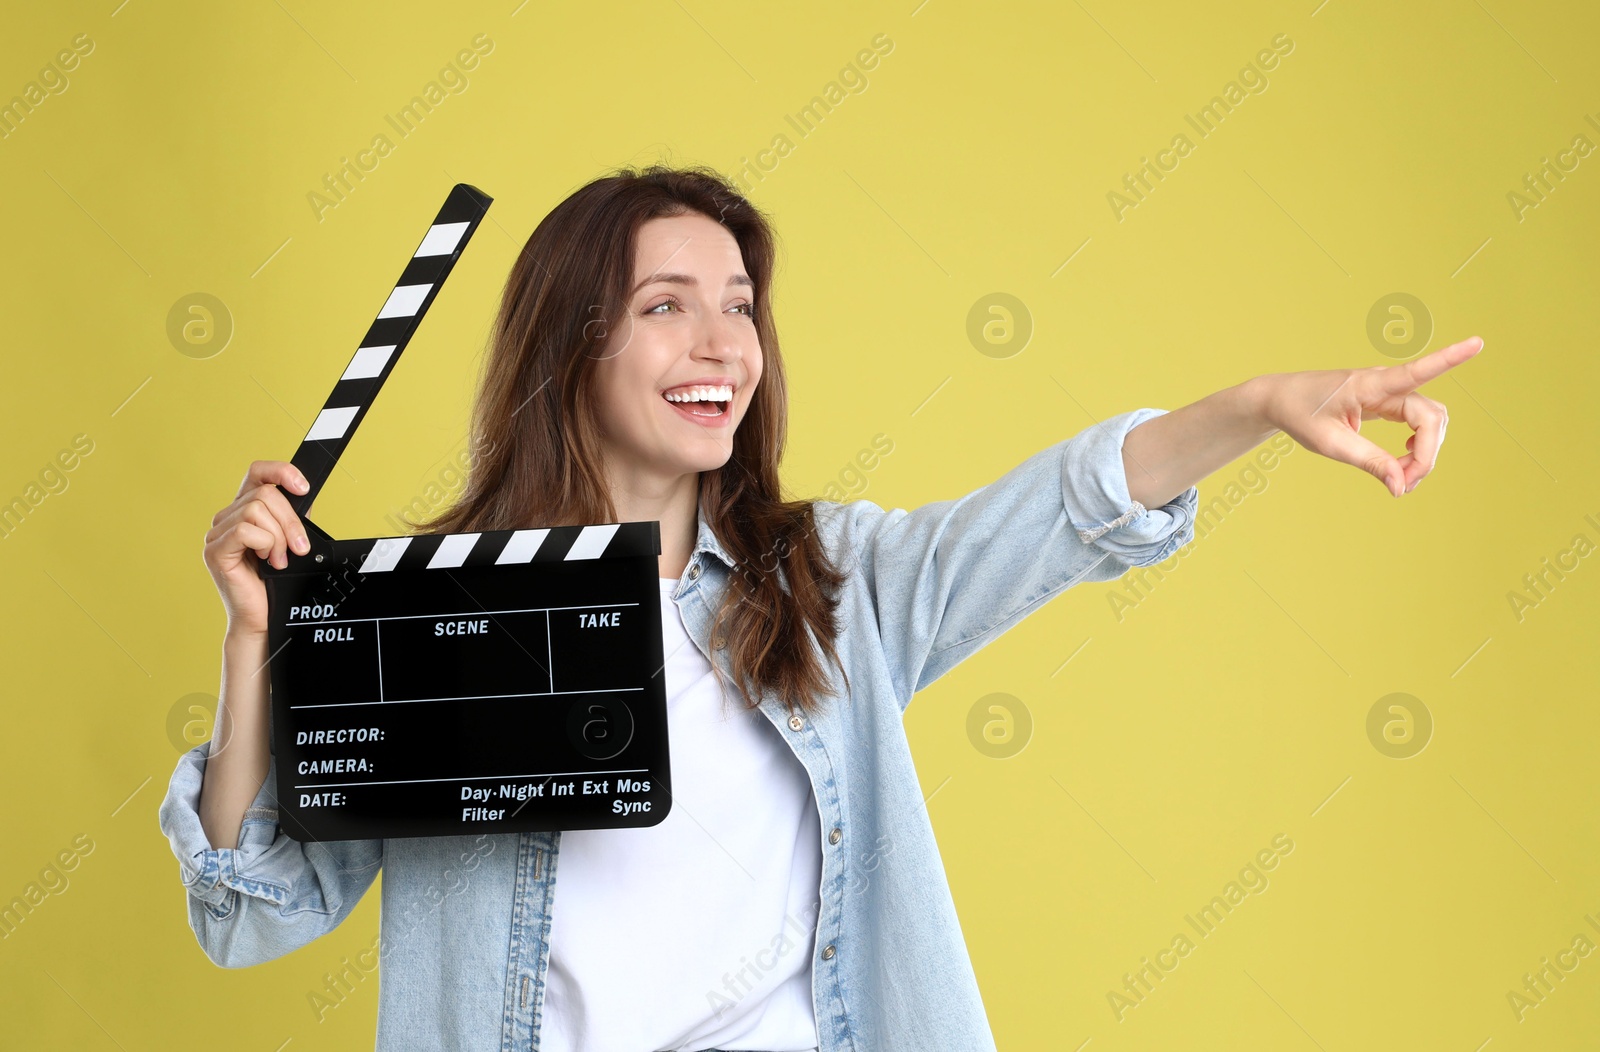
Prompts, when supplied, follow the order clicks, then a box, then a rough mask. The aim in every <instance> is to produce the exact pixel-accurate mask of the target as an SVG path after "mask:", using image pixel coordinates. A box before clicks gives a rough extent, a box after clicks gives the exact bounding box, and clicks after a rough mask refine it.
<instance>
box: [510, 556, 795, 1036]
mask: <svg viewBox="0 0 1600 1052" xmlns="http://www.w3.org/2000/svg"><path fill="white" fill-rule="evenodd" d="M659 580H660V582H661V623H662V642H663V650H662V653H663V654H664V655H665V656H666V661H667V663H666V668H665V670H664V671H665V674H666V692H667V739H668V745H669V749H670V755H671V764H672V808H671V810H669V811H668V812H667V817H666V818H665V819H663V820H662V821H661V822H660V823H658V824H656V825H654V826H649V827H647V828H634V829H569V830H564V831H563V832H562V834H561V845H560V850H559V852H558V854H557V857H556V888H555V901H554V905H553V909H552V915H551V921H550V967H549V971H548V973H547V976H546V984H547V985H546V988H545V1002H544V1013H543V1017H542V1020H541V1024H540V1035H539V1047H540V1048H541V1049H543V1050H546V1052H614V1050H616V1049H632V1050H639V1052H643V1050H645V1049H650V1050H662V1049H671V1050H679V1049H682V1050H699V1049H707V1048H736V1049H771V1050H773V1052H802V1050H804V1052H809V1050H814V1049H816V1048H817V1027H816V1019H815V1015H814V1012H813V1008H812V1004H811V957H812V952H813V950H814V948H815V942H816V921H817V908H818V893H819V885H820V882H821V878H822V839H821V822H820V820H819V818H818V814H817V806H816V801H815V800H814V799H813V796H812V792H811V781H810V779H809V778H808V777H807V776H806V771H805V768H804V767H803V766H801V764H800V761H799V760H798V759H797V758H796V757H795V755H794V753H793V752H792V751H790V749H789V746H788V745H787V744H785V743H784V741H783V739H782V737H781V736H780V735H779V733H778V731H777V729H776V728H774V727H773V726H772V724H771V723H769V722H768V721H767V717H766V716H764V715H763V714H762V713H760V712H759V711H754V710H750V709H746V708H745V707H744V706H743V704H742V703H741V702H739V701H738V700H737V699H726V698H725V696H724V694H723V692H722V689H721V686H720V685H719V684H718V683H717V681H716V679H715V678H714V676H713V673H712V670H711V665H710V663H709V662H707V661H706V659H705V655H703V654H701V653H700V649H699V647H697V646H696V645H695V644H694V641H693V640H692V639H690V638H689V633H688V631H687V629H686V628H685V627H684V624H683V618H682V615H681V614H679V612H678V607H677V604H676V603H674V602H673V601H672V595H671V593H672V591H673V589H674V588H676V587H677V584H678V582H677V580H676V579H669V578H659Z"/></svg>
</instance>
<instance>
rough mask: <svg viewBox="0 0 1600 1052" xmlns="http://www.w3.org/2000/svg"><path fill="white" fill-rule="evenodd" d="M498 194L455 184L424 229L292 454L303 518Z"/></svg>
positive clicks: (292, 498) (295, 501)
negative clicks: (301, 488)
mask: <svg viewBox="0 0 1600 1052" xmlns="http://www.w3.org/2000/svg"><path fill="white" fill-rule="evenodd" d="M492 200H493V198H491V197H489V196H488V195H487V194H485V193H483V191H481V190H479V189H477V188H476V187H474V186H470V185H468V184H466V183H457V184H456V185H455V187H454V188H453V189H451V191H450V196H449V197H447V198H446V199H445V203H444V207H442V208H440V209H439V214H438V216H437V217H435V218H434V221H433V223H432V224H431V225H429V227H428V231H427V233H426V234H424V235H423V238H422V242H421V244H419V245H418V246H417V250H416V251H415V252H414V253H412V255H411V258H410V259H409V260H407V261H406V266H405V270H404V271H403V272H402V273H401V275H400V280H399V281H397V282H395V285H394V289H393V291H391V292H390V293H389V296H388V298H387V299H385V300H384V303H383V307H382V308H381V309H379V311H378V316H377V318H376V319H375V320H374V321H373V323H372V327H371V328H369V329H368V330H367V335H366V336H365V337H364V338H363V339H362V341H361V345H360V347H358V348H357V349H356V353H355V357H353V358H351V359H350V364H349V365H347V366H346V367H345V370H344V372H343V373H342V374H341V375H340V377H339V382H338V383H337V384H335V385H334V388H333V393H332V394H330V395H329V396H328V400H327V402H326V403H325V404H324V405H323V407H322V411H321V412H320V413H318V414H317V418H316V420H315V421H313V422H312V424H311V428H310V430H309V431H307V432H306V436H305V438H304V440H302V441H301V443H300V448H299V449H298V450H296V451H295V454H294V460H293V463H294V466H295V467H297V468H299V469H300V472H301V474H303V475H305V477H306V481H307V482H309V483H311V485H310V487H309V488H308V489H307V491H306V492H305V493H303V494H292V493H291V494H288V497H289V503H290V505H291V506H292V507H293V508H294V510H295V513H296V514H298V515H300V516H302V517H303V516H304V515H305V514H306V511H307V509H309V508H310V507H311V504H312V502H313V501H314V500H315V499H316V497H317V493H318V492H319V491H320V490H321V489H322V485H323V483H325V482H326V481H327V480H328V477H329V476H330V475H332V474H333V468H334V465H335V464H337V463H338V461H339V457H340V455H341V454H342V453H343V452H344V449H345V446H347V445H348V444H349V442H350V437H351V436H352V435H353V434H354V433H355V430H356V427H357V426H359V425H360V423H361V418H362V417H363V416H364V415H366V412H367V410H368V409H369V408H370V407H371V406H372V402H373V400H374V399H375V398H377V396H378V391H379V390H381V389H382V387H383V382H384V381H385V380H386V379H388V377H389V373H390V372H391V371H392V370H393V369H394V365H395V362H396V361H397V360H398V359H399V357H400V354H401V352H403V351H404V350H405V349H406V344H407V343H409V342H410V340H411V336H412V334H413V333H415V332H416V330H417V326H418V325H419V324H420V323H421V321H422V318H423V315H425V314H426V313H427V312H428V308H429V307H430V306H431V305H432V304H433V300H434V297H435V296H437V295H438V293H439V287H440V286H441V285H443V284H444V281H445V279H446V278H448V277H449V276H450V271H451V270H452V269H453V268H454V267H455V264H456V260H457V259H458V258H459V257H460V255H461V250H462V249H463V248H464V247H465V246H466V243H467V242H468V241H469V240H471V238H472V235H473V233H474V232H475V231H476V230H477V228H478V223H479V222H480V221H482V219H483V217H484V214H485V213H487V212H488V210H489V204H490V202H491V201H492Z"/></svg>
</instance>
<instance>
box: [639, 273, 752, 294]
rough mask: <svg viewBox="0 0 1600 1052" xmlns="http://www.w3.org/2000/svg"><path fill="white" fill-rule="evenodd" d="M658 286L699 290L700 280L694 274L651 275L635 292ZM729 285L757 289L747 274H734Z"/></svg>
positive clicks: (729, 279)
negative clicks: (685, 287) (684, 286)
mask: <svg viewBox="0 0 1600 1052" xmlns="http://www.w3.org/2000/svg"><path fill="white" fill-rule="evenodd" d="M657 284H665V285H688V286H689V287H690V288H699V286H700V279H699V278H696V277H695V276H694V275H693V274H651V275H650V276H649V277H647V278H645V279H644V280H643V281H641V282H639V284H637V285H635V286H634V287H633V291H634V292H638V291H639V290H640V289H642V288H644V287H645V286H646V285H657ZM728 284H729V285H748V286H750V287H751V288H755V282H753V281H751V280H750V278H749V276H748V275H745V274H734V275H732V276H730V277H729V278H728Z"/></svg>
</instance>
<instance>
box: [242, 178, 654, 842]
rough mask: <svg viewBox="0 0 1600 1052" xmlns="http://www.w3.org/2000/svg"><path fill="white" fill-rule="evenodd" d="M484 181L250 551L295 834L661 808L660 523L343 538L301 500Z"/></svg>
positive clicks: (506, 827)
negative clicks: (271, 530) (283, 551)
mask: <svg viewBox="0 0 1600 1052" xmlns="http://www.w3.org/2000/svg"><path fill="white" fill-rule="evenodd" d="M490 201H491V198H489V197H488V196H487V195H485V194H484V193H482V192H481V191H479V190H478V189H476V188H475V187H472V186H469V185H467V184H465V183H458V184H456V186H455V187H454V188H453V189H452V190H451V191H450V196H449V197H448V198H447V199H446V200H445V203H444V207H443V208H441V209H440V210H439V214H438V217H437V218H436V219H435V220H434V221H433V223H432V225H430V226H429V227H428V229H427V232H426V234H425V235H424V237H423V238H422V243H421V245H420V246H419V247H418V248H417V250H416V252H415V253H413V254H412V256H411V258H410V259H409V260H407V262H406V265H405V270H404V272H403V273H402V274H401V276H400V280H399V281H398V282H396V283H395V286H394V290H393V291H392V292H390V293H389V296H388V298H387V299H386V300H385V301H384V304H383V307H382V309H381V310H379V311H378V316H377V319H376V320H375V321H374V322H373V323H372V327H371V328H370V329H368V330H367V334H366V337H365V338H364V339H363V340H362V341H361V345H360V347H359V348H358V349H357V351H356V353H355V357H353V358H352V359H351V360H350V364H349V365H348V366H347V367H346V368H345V370H344V373H343V374H342V375H341V376H340V377H339V380H338V383H337V384H336V385H335V386H334V389H333V393H332V394H331V395H330V396H329V397H328V400H327V403H326V404H325V405H324V406H323V409H322V411H321V412H320V413H319V414H317V418H316V421H315V422H314V423H313V424H312V425H311V429H310V431H309V432H307V434H306V436H305V439H304V440H303V441H302V442H301V443H300V448H299V449H298V450H297V451H296V452H295V455H294V460H293V463H294V465H295V467H297V468H298V469H299V470H300V471H301V473H302V474H304V475H305V477H306V480H307V481H308V482H310V484H311V485H310V487H309V488H308V490H307V492H306V493H304V494H294V493H287V492H286V493H285V496H287V497H288V499H289V502H290V504H291V506H293V507H294V510H295V513H296V514H298V515H299V516H300V517H301V520H302V522H303V523H304V525H305V528H306V534H307V537H308V539H309V540H310V542H311V550H310V551H309V552H308V553H307V554H305V555H297V554H295V553H294V552H293V551H290V552H289V553H288V561H289V564H288V566H287V568H285V569H282V570H279V569H276V568H275V567H273V566H272V565H271V564H270V563H267V562H265V561H260V560H258V561H257V568H258V570H259V572H260V574H261V576H262V578H263V579H264V581H265V583H266V589H267V601H268V606H269V608H270V624H269V628H268V637H269V638H268V654H269V655H270V657H269V662H268V663H269V665H270V667H271V672H270V677H271V686H272V691H271V693H272V704H271V712H272V723H273V727H272V740H273V750H274V753H275V756H274V762H275V764H276V774H277V782H278V818H279V824H280V825H281V826H282V828H283V830H284V831H285V832H286V833H287V834H288V835H289V836H291V837H293V838H294V839H296V840H301V841H319V840H352V839H375V838H386V837H412V836H446V835H462V834H477V833H510V832H526V831H533V830H550V829H600V828H612V827H622V826H650V825H655V824H656V823H658V822H660V821H661V820H662V819H664V818H665V817H666V815H667V811H668V809H669V808H670V807H671V799H672V794H671V787H670V770H669V765H668V749H667V704H666V688H665V684H664V676H663V673H662V668H663V665H664V664H665V662H664V661H663V658H662V639H661V608H660V605H659V604H660V602H661V598H660V587H659V584H658V581H659V576H658V564H657V558H656V557H657V556H658V555H659V554H660V552H661V535H660V524H659V522H655V521H650V522H624V523H615V522H613V523H601V524H594V525H583V526H552V527H549V528H543V529H522V530H501V531H488V532H482V533H462V534H415V535H411V536H401V537H378V538H371V539H363V540H335V539H334V538H332V537H330V536H329V535H328V534H327V533H326V532H324V531H323V530H321V529H320V528H318V527H317V526H316V525H315V524H314V523H313V522H311V521H310V519H309V518H307V517H306V513H307V511H308V510H309V508H310V506H311V503H312V501H313V500H315V499H316V496H317V494H318V492H319V491H320V490H321V488H322V485H323V483H325V482H326V481H327V480H328V477H329V476H330V475H331V474H332V472H333V468H334V466H335V464H337V462H338V460H339V456H340V454H342V453H343V452H344V449H345V447H346V445H348V444H349V442H350V438H351V436H352V435H353V434H354V433H355V430H356V427H357V425H359V424H360V423H361V420H362V418H363V417H364V416H365V415H366V412H367V410H368V409H369V408H370V407H371V405H372V402H373V399H374V398H376V397H377V394H378V391H379V390H380V389H381V388H382V387H383V382H384V380H385V379H387V378H388V376H389V373H390V372H391V371H392V370H393V369H394V366H395V362H396V361H398V360H399V358H400V354H401V352H402V351H404V350H405V348H406V344H407V342H408V341H409V340H410V339H411V336H412V334H413V333H414V332H415V331H416V329H417V326H418V324H419V323H420V322H421V321H422V317H423V315H424V314H426V313H427V310H428V307H429V306H430V305H431V304H432V303H433V300H434V297H435V296H437V295H438V293H439V288H440V286H441V285H443V284H444V281H445V278H447V277H448V276H449V275H450V271H451V269H452V268H453V267H454V266H455V262H456V259H457V258H458V257H459V256H460V254H461V250H462V248H463V247H464V246H465V245H466V243H467V241H468V240H470V239H471V237H472V235H473V233H474V231H476V229H477V227H478V223H479V222H480V221H481V220H482V219H483V216H484V214H485V213H486V212H487V211H488V208H489V204H490Z"/></svg>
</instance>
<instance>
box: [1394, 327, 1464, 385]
mask: <svg viewBox="0 0 1600 1052" xmlns="http://www.w3.org/2000/svg"><path fill="white" fill-rule="evenodd" d="M1481 350H1483V339H1482V337H1478V336H1469V337H1467V338H1466V339H1465V340H1462V341H1461V342H1460V343H1452V344H1451V345H1450V346H1448V347H1441V348H1439V349H1438V350H1437V351H1434V352H1433V353H1432V354H1425V355H1423V356H1422V357H1421V358H1418V359H1417V360H1416V361H1414V362H1406V363H1405V364H1404V365H1397V366H1394V367H1393V368H1391V369H1390V371H1389V390H1390V392H1392V393H1394V394H1405V393H1407V392H1410V391H1415V390H1416V389H1417V388H1419V387H1421V386H1422V385H1423V384H1425V383H1427V382H1428V381H1429V380H1433V379H1436V378H1438V377H1440V376H1442V375H1444V373H1445V372H1446V371H1447V370H1449V369H1453V368H1455V367H1456V366H1458V365H1460V364H1461V363H1462V362H1464V361H1466V360H1467V359H1468V358H1471V357H1472V356H1473V355H1475V354H1477V353H1478V352H1479V351H1481Z"/></svg>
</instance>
